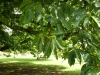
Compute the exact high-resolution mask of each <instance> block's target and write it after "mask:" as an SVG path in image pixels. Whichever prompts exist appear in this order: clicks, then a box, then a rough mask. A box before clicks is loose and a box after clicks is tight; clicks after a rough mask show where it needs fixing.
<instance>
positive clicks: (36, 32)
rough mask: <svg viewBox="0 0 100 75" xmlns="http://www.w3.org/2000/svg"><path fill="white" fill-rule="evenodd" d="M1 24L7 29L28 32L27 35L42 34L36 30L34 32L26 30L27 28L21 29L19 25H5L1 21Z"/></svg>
mask: <svg viewBox="0 0 100 75" xmlns="http://www.w3.org/2000/svg"><path fill="white" fill-rule="evenodd" d="M0 24H3V25H5V26H7V27H9V28H11V29H13V30H19V31H24V32H27V33H29V34H33V35H36V34H40V33H41V31H36V30H33V29H29V28H28V29H26V28H23V27H19V26H17V25H15V26H11V25H7V24H5V23H3V22H1V21H0Z"/></svg>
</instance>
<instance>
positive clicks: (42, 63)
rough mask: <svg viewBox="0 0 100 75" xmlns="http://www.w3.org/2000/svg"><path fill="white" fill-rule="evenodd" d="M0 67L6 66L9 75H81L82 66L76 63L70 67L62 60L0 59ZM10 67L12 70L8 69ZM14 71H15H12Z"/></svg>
mask: <svg viewBox="0 0 100 75" xmlns="http://www.w3.org/2000/svg"><path fill="white" fill-rule="evenodd" d="M0 63H1V64H0V65H2V66H5V67H3V69H6V71H7V73H8V72H9V73H8V74H7V75H10V74H12V73H13V74H14V75H21V73H22V74H23V73H24V72H21V71H25V70H27V71H29V73H28V72H27V73H26V75H80V68H81V65H79V64H78V63H76V64H75V65H74V66H71V67H70V66H69V65H68V62H67V60H66V61H63V60H61V59H59V60H55V59H54V58H53V59H51V58H50V59H47V60H44V59H41V60H37V59H36V58H11V57H10V58H9V57H8V58H0ZM7 67H10V68H11V69H8V68H7ZM26 68H27V69H26ZM13 69H14V71H12V70H13ZM3 71H4V70H3ZM3 71H2V72H0V75H3ZM36 71H38V72H36ZM17 72H18V73H20V74H16V73H17Z"/></svg>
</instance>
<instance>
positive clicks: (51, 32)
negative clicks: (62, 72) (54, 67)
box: [0, 0, 100, 75]
mask: <svg viewBox="0 0 100 75" xmlns="http://www.w3.org/2000/svg"><path fill="white" fill-rule="evenodd" d="M99 7H100V1H99V0H92V1H91V0H77V1H75V0H51V1H50V0H23V1H20V0H3V1H0V8H1V9H0V16H1V17H0V50H1V51H4V50H6V49H12V50H20V51H21V50H22V49H24V50H25V49H29V50H31V51H33V52H34V53H35V52H36V51H35V50H34V47H35V48H36V49H37V50H38V51H39V52H43V53H44V56H46V57H47V58H48V57H49V56H50V55H51V53H52V52H53V53H54V54H55V57H56V59H58V52H59V51H60V52H61V55H62V58H63V59H67V58H68V63H69V65H70V66H72V65H74V63H75V59H77V60H78V61H79V63H80V64H81V62H82V60H84V62H86V63H85V64H84V65H83V66H82V69H81V75H85V74H96V73H97V72H99V70H100V63H99V60H100V58H99V57H100V50H99V49H100V40H99V39H100V19H99V17H100V9H99ZM9 28H10V30H12V31H11V33H10V34H9V32H8V31H7V29H9Z"/></svg>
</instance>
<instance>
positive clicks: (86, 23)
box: [83, 17, 89, 27]
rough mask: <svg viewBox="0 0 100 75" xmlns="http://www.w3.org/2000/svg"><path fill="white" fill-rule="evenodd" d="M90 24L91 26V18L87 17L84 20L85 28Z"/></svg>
mask: <svg viewBox="0 0 100 75" xmlns="http://www.w3.org/2000/svg"><path fill="white" fill-rule="evenodd" d="M88 24H89V18H88V17H86V18H85V20H84V23H83V25H84V27H86V26H87V25H88Z"/></svg>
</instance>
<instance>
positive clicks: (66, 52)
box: [62, 51, 68, 60]
mask: <svg viewBox="0 0 100 75" xmlns="http://www.w3.org/2000/svg"><path fill="white" fill-rule="evenodd" d="M62 58H63V59H64V60H66V59H67V58H68V51H65V52H64V53H63V57H62Z"/></svg>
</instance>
